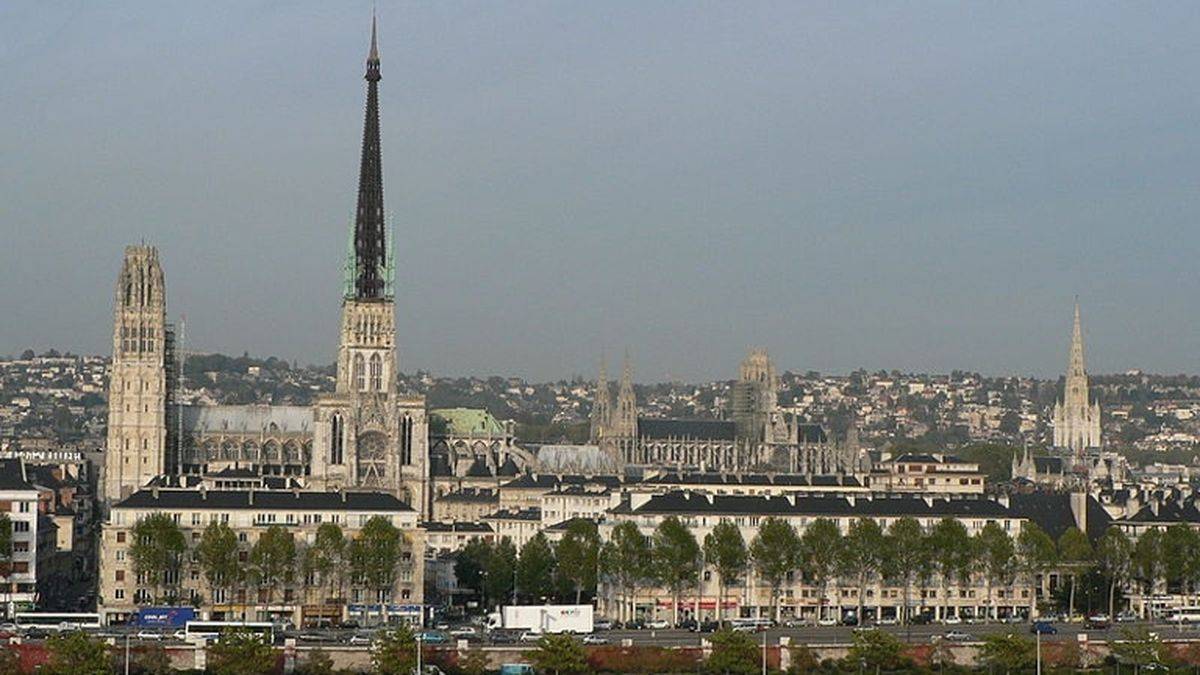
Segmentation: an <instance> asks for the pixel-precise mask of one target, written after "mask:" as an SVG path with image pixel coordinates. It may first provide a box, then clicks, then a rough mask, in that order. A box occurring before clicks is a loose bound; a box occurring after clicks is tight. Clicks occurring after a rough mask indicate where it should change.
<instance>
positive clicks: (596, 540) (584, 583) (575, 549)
mask: <svg viewBox="0 0 1200 675" xmlns="http://www.w3.org/2000/svg"><path fill="white" fill-rule="evenodd" d="M555 554H556V555H557V558H558V574H559V576H560V577H561V578H562V580H563V582H565V584H569V585H570V587H571V589H572V590H574V591H575V604H577V605H578V604H579V603H580V601H582V599H583V594H584V593H585V592H592V593H595V591H596V567H597V563H598V556H599V555H600V533H599V532H598V531H597V529H596V523H594V522H593V521H590V520H586V519H583V518H579V519H576V520H572V521H571V522H570V524H568V525H567V532H566V534H564V535H563V538H562V541H560V542H558V546H557V547H556V549H555Z"/></svg>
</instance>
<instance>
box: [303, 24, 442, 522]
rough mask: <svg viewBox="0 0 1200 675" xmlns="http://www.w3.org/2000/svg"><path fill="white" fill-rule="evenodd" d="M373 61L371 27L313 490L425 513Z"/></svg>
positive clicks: (421, 424)
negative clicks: (387, 219)
mask: <svg viewBox="0 0 1200 675" xmlns="http://www.w3.org/2000/svg"><path fill="white" fill-rule="evenodd" d="M379 67H380V60H379V49H378V41H377V37H376V28H375V22H374V19H372V22H371V47H370V50H369V52H368V55H367V72H366V77H365V79H366V81H367V105H366V117H365V120H364V122H363V142H362V157H361V163H360V167H359V178H358V200H357V207H356V209H355V218H354V230H353V232H352V235H351V239H352V250H351V251H350V253H349V255H348V256H347V258H348V259H347V262H346V281H345V289H344V293H343V297H342V321H341V331H340V341H339V346H338V355H337V383H336V387H335V391H334V393H333V394H332V395H329V396H325V397H322V398H321V399H319V400H318V402H317V403H316V407H315V410H314V415H313V418H314V419H313V421H314V427H315V428H314V432H315V438H314V444H313V447H314V449H313V458H312V467H313V468H312V476H311V480H312V483H313V484H314V486H317V487H319V488H322V489H333V488H343V487H364V488H371V489H379V490H386V491H390V492H394V493H395V494H396V495H397V496H399V497H400V498H401V499H404V500H406V501H408V502H409V503H410V504H411V505H412V506H413V508H415V509H417V510H418V511H420V512H421V513H422V514H425V513H427V504H426V502H427V483H428V455H429V453H428V437H429V434H428V422H427V418H426V414H425V402H424V399H423V398H420V397H407V396H401V395H400V394H399V392H398V390H397V386H396V369H397V360H396V322H395V312H396V305H395V301H394V297H393V290H392V286H393V278H394V272H395V267H394V259H393V253H392V252H391V250H390V248H389V242H388V237H387V232H386V226H385V223H384V210H383V154H382V147H381V141H380V132H379V81H380V80H381V79H382V77H381V76H380V69H379Z"/></svg>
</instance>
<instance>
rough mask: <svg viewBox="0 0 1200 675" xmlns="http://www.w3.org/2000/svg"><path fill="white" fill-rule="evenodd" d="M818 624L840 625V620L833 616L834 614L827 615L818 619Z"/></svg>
mask: <svg viewBox="0 0 1200 675" xmlns="http://www.w3.org/2000/svg"><path fill="white" fill-rule="evenodd" d="M817 625H818V626H836V625H838V620H837V619H835V618H833V617H832V616H827V617H825V618H823V619H817Z"/></svg>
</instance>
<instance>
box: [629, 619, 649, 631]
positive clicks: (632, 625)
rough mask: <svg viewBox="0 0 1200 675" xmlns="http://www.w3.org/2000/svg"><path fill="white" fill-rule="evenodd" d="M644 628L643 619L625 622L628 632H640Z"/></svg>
mask: <svg viewBox="0 0 1200 675" xmlns="http://www.w3.org/2000/svg"><path fill="white" fill-rule="evenodd" d="M645 627H646V620H645V619H630V620H628V621H626V622H625V628H626V629H628V630H641V629H643V628H645Z"/></svg>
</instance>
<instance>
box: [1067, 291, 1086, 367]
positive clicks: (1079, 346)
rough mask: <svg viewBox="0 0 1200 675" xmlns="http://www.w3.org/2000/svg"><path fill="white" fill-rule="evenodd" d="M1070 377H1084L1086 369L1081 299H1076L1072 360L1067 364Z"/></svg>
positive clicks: (1072, 332)
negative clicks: (1080, 319)
mask: <svg viewBox="0 0 1200 675" xmlns="http://www.w3.org/2000/svg"><path fill="white" fill-rule="evenodd" d="M1067 373H1068V375H1073V376H1075V377H1084V375H1085V373H1086V369H1085V367H1084V361H1083V328H1082V326H1081V324H1080V321H1079V298H1078V297H1076V298H1075V327H1074V329H1073V330H1072V331H1071V360H1070V363H1068V364H1067Z"/></svg>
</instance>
